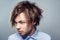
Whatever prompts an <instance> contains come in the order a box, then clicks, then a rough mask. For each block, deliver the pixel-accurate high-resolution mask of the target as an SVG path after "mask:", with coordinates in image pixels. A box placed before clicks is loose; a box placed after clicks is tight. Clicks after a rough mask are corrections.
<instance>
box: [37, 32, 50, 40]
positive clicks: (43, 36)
mask: <svg viewBox="0 0 60 40" xmlns="http://www.w3.org/2000/svg"><path fill="white" fill-rule="evenodd" d="M37 39H39V40H51V37H50V35H49V34H47V33H44V32H40V31H38V38H37Z"/></svg>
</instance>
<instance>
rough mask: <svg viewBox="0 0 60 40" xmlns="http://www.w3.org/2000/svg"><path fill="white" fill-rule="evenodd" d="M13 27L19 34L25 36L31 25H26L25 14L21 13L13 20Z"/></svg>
mask: <svg viewBox="0 0 60 40" xmlns="http://www.w3.org/2000/svg"><path fill="white" fill-rule="evenodd" d="M15 22H16V24H15V26H16V29H17V31H18V33H19V34H21V35H25V34H27V33H28V32H29V31H30V30H31V29H32V24H31V23H28V21H27V18H26V16H25V14H24V13H23V12H22V13H21V14H19V15H18V16H17V17H16V18H15Z"/></svg>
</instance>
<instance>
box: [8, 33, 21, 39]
mask: <svg viewBox="0 0 60 40" xmlns="http://www.w3.org/2000/svg"><path fill="white" fill-rule="evenodd" d="M20 39H21V40H22V37H21V36H20V35H19V34H18V33H14V34H12V35H10V36H9V37H8V40H20Z"/></svg>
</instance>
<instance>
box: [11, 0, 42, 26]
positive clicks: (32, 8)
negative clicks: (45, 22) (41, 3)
mask: <svg viewBox="0 0 60 40" xmlns="http://www.w3.org/2000/svg"><path fill="white" fill-rule="evenodd" d="M21 12H24V14H25V15H26V16H27V18H28V19H29V21H30V22H36V24H35V26H37V25H39V21H40V20H41V17H42V10H41V8H39V7H38V6H36V5H35V3H31V2H29V1H22V2H19V3H18V4H17V5H16V6H15V7H14V9H13V11H12V13H11V14H12V15H11V18H10V22H11V24H12V26H14V25H15V18H16V17H17V16H18V15H19V14H20V13H21Z"/></svg>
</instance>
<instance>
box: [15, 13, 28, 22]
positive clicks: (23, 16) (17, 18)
mask: <svg viewBox="0 0 60 40" xmlns="http://www.w3.org/2000/svg"><path fill="white" fill-rule="evenodd" d="M20 20H21V21H22V20H24V21H26V20H27V18H26V15H25V14H24V13H23V12H22V13H20V14H19V15H18V16H17V17H16V18H15V21H16V22H18V21H20Z"/></svg>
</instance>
